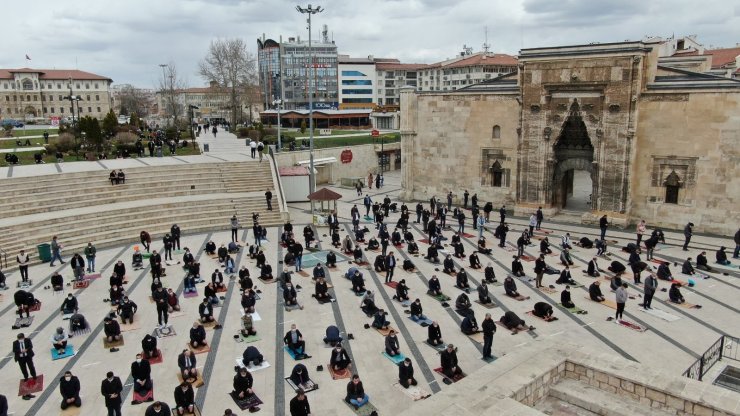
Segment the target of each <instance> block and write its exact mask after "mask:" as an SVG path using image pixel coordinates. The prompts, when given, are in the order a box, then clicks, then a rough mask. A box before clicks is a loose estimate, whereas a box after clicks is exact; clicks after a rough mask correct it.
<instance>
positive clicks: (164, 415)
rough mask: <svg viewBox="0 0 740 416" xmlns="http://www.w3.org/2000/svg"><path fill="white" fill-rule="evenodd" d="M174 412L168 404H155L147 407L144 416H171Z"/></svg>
mask: <svg viewBox="0 0 740 416" xmlns="http://www.w3.org/2000/svg"><path fill="white" fill-rule="evenodd" d="M171 415H172V411H171V410H170V407H169V406H167V403H163V402H154V403H152V405H151V406H149V407H147V409H146V413H144V416H171Z"/></svg>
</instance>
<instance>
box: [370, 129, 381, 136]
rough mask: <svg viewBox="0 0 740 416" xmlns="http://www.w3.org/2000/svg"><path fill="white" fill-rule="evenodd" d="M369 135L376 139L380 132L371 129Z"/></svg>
mask: <svg viewBox="0 0 740 416" xmlns="http://www.w3.org/2000/svg"><path fill="white" fill-rule="evenodd" d="M370 134H371V135H372V136H373V137H378V136H380V132H379V131H378V130H375V129H373V131H371V132H370Z"/></svg>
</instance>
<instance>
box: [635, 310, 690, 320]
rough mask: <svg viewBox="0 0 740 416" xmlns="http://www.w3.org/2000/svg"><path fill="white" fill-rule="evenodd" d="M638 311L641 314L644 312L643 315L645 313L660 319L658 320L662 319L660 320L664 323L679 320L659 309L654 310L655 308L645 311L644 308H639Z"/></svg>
mask: <svg viewBox="0 0 740 416" xmlns="http://www.w3.org/2000/svg"><path fill="white" fill-rule="evenodd" d="M640 311H641V312H645V313H647V314H649V315H653V316H655V317H656V318H660V319H662V320H664V321H666V322H674V321H678V320H679V319H681V318H680V317H678V316H676V315H671V314H670V313H668V312H665V311H663V310H661V309H655V308H651V309H645V308H640Z"/></svg>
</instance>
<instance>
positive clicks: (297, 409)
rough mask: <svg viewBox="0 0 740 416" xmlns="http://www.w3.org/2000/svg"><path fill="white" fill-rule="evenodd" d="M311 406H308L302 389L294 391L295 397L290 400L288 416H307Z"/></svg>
mask: <svg viewBox="0 0 740 416" xmlns="http://www.w3.org/2000/svg"><path fill="white" fill-rule="evenodd" d="M310 414H311V406H310V405H309V404H308V397H306V392H305V391H303V389H298V391H296V396H295V397H293V398H292V399H290V416H309V415H310Z"/></svg>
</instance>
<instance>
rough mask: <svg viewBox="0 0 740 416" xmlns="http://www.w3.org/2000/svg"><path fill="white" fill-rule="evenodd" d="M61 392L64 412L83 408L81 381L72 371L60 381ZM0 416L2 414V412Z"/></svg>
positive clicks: (66, 373)
mask: <svg viewBox="0 0 740 416" xmlns="http://www.w3.org/2000/svg"><path fill="white" fill-rule="evenodd" d="M59 392H60V393H61V394H62V405H61V408H62V410H64V409H66V408H68V407H70V406H75V407H80V406H82V399H80V379H78V378H77V377H75V376H73V375H72V372H71V371H67V372H65V373H64V376H63V377H62V378H60V379H59ZM0 414H2V413H1V412H0Z"/></svg>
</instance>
